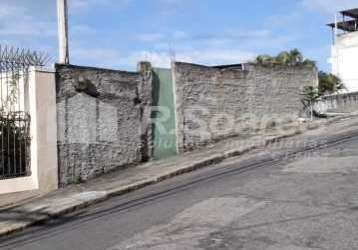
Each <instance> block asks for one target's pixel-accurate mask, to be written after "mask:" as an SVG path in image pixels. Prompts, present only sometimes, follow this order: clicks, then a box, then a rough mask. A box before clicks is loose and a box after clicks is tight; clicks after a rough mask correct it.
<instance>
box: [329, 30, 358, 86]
mask: <svg viewBox="0 0 358 250" xmlns="http://www.w3.org/2000/svg"><path fill="white" fill-rule="evenodd" d="M330 61H331V64H332V73H333V74H335V75H337V76H339V77H340V78H341V79H342V81H343V83H344V85H345V86H346V88H347V91H348V92H355V91H358V70H357V64H358V32H352V33H347V34H341V35H339V36H338V37H337V39H336V44H335V45H334V46H333V47H332V57H331V59H330Z"/></svg>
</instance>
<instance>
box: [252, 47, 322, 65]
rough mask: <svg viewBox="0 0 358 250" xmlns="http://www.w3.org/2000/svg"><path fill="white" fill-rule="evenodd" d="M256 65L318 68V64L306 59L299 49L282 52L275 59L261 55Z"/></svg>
mask: <svg viewBox="0 0 358 250" xmlns="http://www.w3.org/2000/svg"><path fill="white" fill-rule="evenodd" d="M255 63H256V64H259V65H262V66H275V65H281V66H299V65H303V66H311V67H315V66H316V63H315V62H314V61H311V60H308V59H305V58H304V57H303V55H302V53H301V52H300V51H299V50H298V49H293V50H291V51H282V52H281V53H279V54H278V55H277V56H274V57H272V56H270V55H260V56H258V57H257V58H256V60H255Z"/></svg>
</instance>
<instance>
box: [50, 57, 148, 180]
mask: <svg viewBox="0 0 358 250" xmlns="http://www.w3.org/2000/svg"><path fill="white" fill-rule="evenodd" d="M142 66H143V67H141V68H140V72H123V71H115V70H105V69H98V68H89V67H79V66H73V65H56V78H57V79H56V94H57V118H58V119H57V120H58V150H59V157H58V158H59V163H58V166H59V176H60V177H59V178H60V184H61V185H62V186H63V185H67V184H72V183H78V182H81V181H83V180H87V179H88V178H92V177H95V176H98V175H100V174H103V173H105V172H108V171H111V170H113V169H115V168H118V167H121V166H128V165H131V164H138V163H140V162H142V161H144V160H146V159H147V158H148V157H150V155H151V146H150V145H151V127H150V126H148V125H149V122H148V121H149V119H150V111H151V100H152V98H151V91H152V87H151V85H152V80H151V74H150V65H147V64H142ZM146 67H147V68H146ZM148 71H149V72H148Z"/></svg>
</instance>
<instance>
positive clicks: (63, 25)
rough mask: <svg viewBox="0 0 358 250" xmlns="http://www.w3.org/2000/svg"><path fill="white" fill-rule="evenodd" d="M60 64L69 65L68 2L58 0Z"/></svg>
mask: <svg viewBox="0 0 358 250" xmlns="http://www.w3.org/2000/svg"><path fill="white" fill-rule="evenodd" d="M57 21H58V41H59V63H61V64H69V63H70V58H69V57H70V56H69V48H68V6H67V0H57Z"/></svg>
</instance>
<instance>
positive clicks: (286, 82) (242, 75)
mask: <svg viewBox="0 0 358 250" xmlns="http://www.w3.org/2000/svg"><path fill="white" fill-rule="evenodd" d="M244 66H245V67H244V69H242V67H241V66H240V67H238V66H235V67H226V68H214V67H206V66H202V65H193V64H188V63H181V62H177V63H174V64H173V72H174V73H173V75H174V82H175V88H176V113H177V114H176V115H177V138H178V148H179V151H181V152H183V151H188V150H192V149H195V148H198V147H200V146H202V145H204V144H207V143H209V142H212V141H215V140H219V139H222V138H225V137H230V136H233V135H238V134H240V133H243V131H245V129H246V127H247V126H253V125H254V123H260V122H261V123H262V120H268V119H272V118H275V117H276V118H279V119H283V117H289V118H291V119H295V118H297V117H298V116H299V113H300V112H301V110H302V103H301V98H302V96H301V95H300V93H301V91H302V89H303V86H306V85H316V84H317V83H318V76H317V70H316V69H315V68H312V67H307V66H306V67H304V66H297V67H285V66H275V67H262V66H257V65H254V64H247V65H244ZM193 117H194V119H193ZM194 120H195V121H194Z"/></svg>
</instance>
